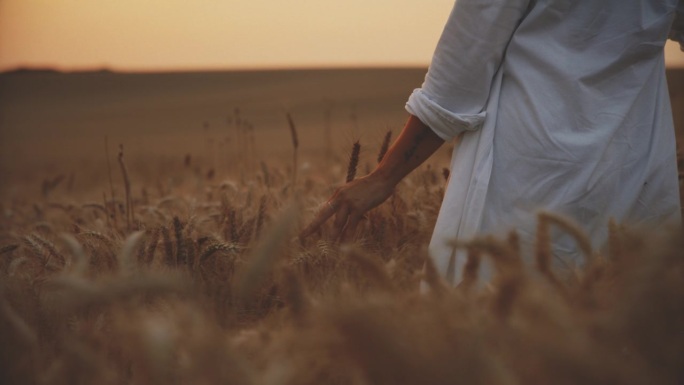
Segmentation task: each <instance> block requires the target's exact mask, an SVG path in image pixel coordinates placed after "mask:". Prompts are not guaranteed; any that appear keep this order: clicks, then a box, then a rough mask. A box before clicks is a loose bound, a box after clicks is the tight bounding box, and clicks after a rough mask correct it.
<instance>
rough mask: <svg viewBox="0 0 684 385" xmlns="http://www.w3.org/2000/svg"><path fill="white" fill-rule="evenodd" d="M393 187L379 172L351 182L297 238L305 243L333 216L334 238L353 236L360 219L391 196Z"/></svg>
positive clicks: (340, 189) (392, 183)
mask: <svg viewBox="0 0 684 385" xmlns="http://www.w3.org/2000/svg"><path fill="white" fill-rule="evenodd" d="M395 186H396V183H394V182H393V181H391V180H390V179H389V178H386V177H383V176H382V175H381V174H380V173H379V172H374V173H371V174H369V175H367V176H364V177H363V178H359V179H356V180H353V181H351V182H349V183H347V184H345V185H344V186H342V187H340V188H338V189H337V190H336V191H335V193H334V194H333V195H332V197H330V199H328V200H327V201H326V202H325V203H324V204H323V206H322V207H321V208H320V209H319V210H318V213H316V217H314V219H313V221H312V222H311V224H310V225H309V226H307V227H306V228H305V229H304V230H302V232H301V233H300V234H299V238H300V239H304V238H306V237H308V236H309V235H311V234H313V233H314V232H316V231H317V230H318V229H319V228H320V227H321V225H322V224H323V223H325V222H326V221H327V220H328V219H330V217H332V216H333V215H335V221H334V222H333V233H332V234H333V238H335V239H340V238H345V236H349V235H351V234H353V233H354V231H355V230H356V226H357V225H358V224H359V222H360V221H361V219H362V218H363V215H364V214H365V213H366V212H367V211H369V210H370V209H372V208H374V207H376V206H378V205H379V204H380V203H382V202H384V201H385V200H387V198H389V197H390V196H391V195H392V192H393V191H394V187H395Z"/></svg>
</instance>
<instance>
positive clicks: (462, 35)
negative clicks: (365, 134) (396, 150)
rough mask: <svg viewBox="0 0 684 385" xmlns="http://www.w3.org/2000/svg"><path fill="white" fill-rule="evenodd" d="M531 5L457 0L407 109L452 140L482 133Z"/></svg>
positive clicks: (512, 0) (496, 0)
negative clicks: (497, 80) (498, 77)
mask: <svg viewBox="0 0 684 385" xmlns="http://www.w3.org/2000/svg"><path fill="white" fill-rule="evenodd" d="M528 6H529V0H458V1H457V2H456V5H455V6H454V9H453V10H452V12H451V15H450V16H449V19H448V21H447V24H446V26H445V27H444V31H443V32H442V37H441V38H440V40H439V43H438V44H437V48H436V50H435V53H434V56H433V57H432V62H431V63H430V68H429V70H428V73H427V75H426V77H425V81H424V82H423V85H422V86H421V88H419V89H416V90H415V91H413V93H412V94H411V96H410V97H409V99H408V102H407V103H406V110H407V111H408V112H409V113H410V114H412V115H415V116H416V117H418V119H420V120H421V121H422V122H423V123H425V124H426V125H428V126H429V127H430V128H431V129H432V130H433V131H434V132H435V133H436V134H437V135H438V136H439V137H441V138H442V139H444V140H450V139H453V138H454V137H456V136H458V135H459V134H460V133H461V132H463V131H473V130H477V129H478V128H480V126H481V125H482V123H483V121H484V119H485V117H486V115H487V111H486V108H485V106H486V103H487V99H488V98H489V92H490V88H491V84H492V81H493V79H494V75H495V74H496V72H497V70H498V69H499V66H500V65H501V61H502V59H503V56H504V53H505V51H506V47H507V46H508V42H509V41H510V39H511V37H512V36H513V32H514V31H515V29H516V28H517V26H518V24H519V23H520V21H521V20H522V18H523V16H524V15H525V13H526V11H527V8H528Z"/></svg>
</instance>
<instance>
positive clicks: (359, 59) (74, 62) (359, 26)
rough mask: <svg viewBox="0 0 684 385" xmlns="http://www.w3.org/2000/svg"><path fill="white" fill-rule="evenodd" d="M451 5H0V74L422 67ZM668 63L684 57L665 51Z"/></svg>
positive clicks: (358, 0)
mask: <svg viewBox="0 0 684 385" xmlns="http://www.w3.org/2000/svg"><path fill="white" fill-rule="evenodd" d="M452 6H453V0H426V1H423V2H419V1H416V0H413V1H407V0H374V1H366V0H324V1H321V0H290V1H287V2H284V1H282V2H281V1H275V0H225V1H220V0H194V1H187V0H142V1H141V0H118V1H102V0H100V1H98V0H0V70H5V69H10V68H14V67H18V66H31V67H42V66H50V67H57V68H61V69H83V68H98V67H108V68H114V69H121V70H172V69H221V68H255V67H256V68H263V67H276V68H278V67H320V66H373V65H376V66H380V65H393V66H408V65H427V64H428V63H429V61H430V58H431V56H432V52H433V50H434V47H435V45H436V44H437V40H438V38H439V35H440V33H441V31H442V27H443V26H444V22H445V21H446V19H447V17H448V15H449V11H450V10H451V8H452ZM666 51H667V53H666V57H667V60H668V63H669V64H670V65H676V66H684V53H682V52H680V51H679V48H678V46H677V45H676V44H673V43H670V44H668V46H667V50H666Z"/></svg>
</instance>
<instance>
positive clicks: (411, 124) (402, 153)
mask: <svg viewBox="0 0 684 385" xmlns="http://www.w3.org/2000/svg"><path fill="white" fill-rule="evenodd" d="M443 143H444V140H442V139H441V138H440V137H439V136H437V134H435V133H434V131H432V129H430V127H428V126H427V125H425V124H424V123H423V122H421V121H420V119H418V118H417V117H415V116H413V115H411V116H410V117H409V119H408V121H407V122H406V125H405V126H404V129H403V130H402V131H401V133H400V134H399V137H398V138H397V140H396V141H395V142H394V144H392V146H391V147H390V149H389V150H388V151H387V154H385V157H384V158H383V159H382V162H380V164H379V165H378V167H377V168H376V169H375V171H373V174H376V175H378V176H380V177H382V178H383V179H385V180H387V181H388V182H389V183H391V184H392V185H396V184H397V183H399V181H401V180H402V179H403V178H404V177H405V176H406V175H408V174H409V173H410V172H411V171H413V170H414V169H416V168H417V167H418V166H420V165H421V164H422V163H423V162H424V161H425V160H426V159H427V158H429V157H430V155H432V154H434V153H435V151H437V149H438V148H439V147H440V146H441V145H442V144H443Z"/></svg>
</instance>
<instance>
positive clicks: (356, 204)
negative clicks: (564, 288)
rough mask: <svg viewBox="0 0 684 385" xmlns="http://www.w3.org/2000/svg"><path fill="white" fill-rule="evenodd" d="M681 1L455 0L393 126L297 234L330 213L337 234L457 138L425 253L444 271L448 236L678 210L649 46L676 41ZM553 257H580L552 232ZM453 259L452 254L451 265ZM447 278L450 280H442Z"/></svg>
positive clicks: (655, 51)
mask: <svg viewBox="0 0 684 385" xmlns="http://www.w3.org/2000/svg"><path fill="white" fill-rule="evenodd" d="M682 24H684V0H683V1H680V0H627V1H625V0H601V1H596V0H536V1H533V0H459V1H458V2H457V3H456V5H455V8H454V10H453V12H452V14H451V16H450V17H449V20H448V22H447V24H446V27H445V29H444V32H443V34H442V37H441V39H440V41H439V44H438V46H437V49H436V52H435V54H434V57H433V59H432V63H431V65H430V68H429V71H428V73H427V76H426V78H425V82H424V83H423V85H422V88H420V89H417V90H415V91H414V92H413V94H412V95H411V96H410V98H409V100H408V103H407V105H406V108H407V110H408V112H409V113H410V114H411V116H410V118H409V120H408V122H407V124H406V126H405V127H404V129H403V131H402V133H401V134H400V136H399V138H398V139H397V141H396V142H395V143H394V145H393V146H392V148H391V149H390V151H389V152H388V154H387V155H386V156H385V158H384V160H383V161H382V163H381V164H380V165H379V166H378V168H377V169H376V170H375V171H373V172H372V173H371V174H370V175H368V176H366V177H364V178H361V179H358V180H355V181H353V182H351V183H349V184H347V185H345V186H343V187H341V188H340V189H339V190H337V192H335V194H334V195H333V196H332V197H331V198H330V199H329V200H328V202H327V203H326V205H325V206H324V207H323V208H322V209H321V210H320V211H319V213H318V214H317V216H316V218H315V219H314V220H313V222H312V223H311V225H310V226H309V227H308V228H306V229H305V230H304V231H303V232H302V236H307V235H309V234H311V233H312V232H313V231H315V230H316V229H317V228H318V227H319V226H320V225H321V224H322V223H323V222H325V221H326V220H328V219H329V218H330V217H331V216H333V215H335V220H334V228H335V229H336V231H337V232H338V234H339V235H344V234H345V233H349V232H351V231H353V230H354V228H355V227H356V225H357V224H358V222H359V220H360V219H361V217H362V215H363V214H364V213H365V212H366V211H367V210H370V209H371V208H373V207H375V206H377V205H378V204H380V203H381V202H383V201H384V200H385V199H386V198H387V197H388V196H390V194H391V193H392V191H393V189H394V187H395V186H396V184H397V183H398V182H399V181H400V180H401V179H402V178H403V177H404V176H406V175H407V174H408V173H409V172H410V171H411V170H413V169H414V168H416V167H417V166H418V165H420V164H421V163H422V162H423V161H424V160H425V159H427V158H428V157H429V156H430V155H431V154H432V153H433V152H434V151H435V150H437V148H439V147H440V146H441V145H442V143H443V142H444V141H449V140H452V139H454V138H457V137H458V138H460V140H459V142H458V145H457V146H456V148H455V149H454V154H453V158H452V163H451V169H452V172H451V178H450V180H449V183H448V187H447V191H446V194H445V197H444V201H443V203H442V207H441V210H440V213H439V216H438V219H437V223H436V226H435V230H434V233H433V238H432V241H431V243H430V255H431V257H432V258H433V259H434V261H435V264H436V266H437V267H438V269H439V270H440V271H441V272H442V273H443V274H444V275H445V276H449V277H453V276H455V277H460V270H461V267H462V264H463V262H464V261H463V258H462V257H458V258H457V260H456V264H455V269H456V271H451V272H448V271H447V268H448V266H449V259H450V257H451V255H452V252H453V249H452V247H450V246H449V245H448V243H447V241H448V240H451V239H454V238H465V239H467V238H469V237H472V236H474V235H477V234H483V233H494V234H502V233H505V232H507V231H508V230H510V229H511V228H516V229H518V231H519V233H520V235H521V240H522V241H523V247H526V248H527V249H528V250H529V247H530V244H531V243H532V242H533V240H534V231H535V228H536V212H537V211H538V210H539V209H544V210H548V211H552V212H557V213H560V214H562V215H565V216H568V217H570V218H572V219H574V220H575V221H577V222H578V223H580V224H581V225H582V226H583V227H584V228H585V230H586V231H587V232H588V234H590V236H591V238H592V241H593V242H594V246H600V245H601V244H602V243H604V242H605V239H606V235H607V234H606V233H607V226H606V224H607V222H608V220H609V218H615V219H616V220H618V221H622V222H630V223H657V224H661V223H664V222H670V221H672V222H678V221H679V220H680V207H679V205H680V204H679V185H678V180H677V167H676V150H675V136H674V130H673V123H672V112H671V110H670V102H669V96H668V92H667V84H666V80H665V64H664V55H663V46H664V44H665V41H666V39H667V37H668V34H669V36H670V37H671V38H673V39H676V40H678V41H679V42H680V43H684V38H683V36H684V27H683V26H682ZM553 245H554V250H553V251H554V255H555V257H557V261H558V262H559V263H560V264H561V265H565V266H573V265H576V264H580V263H581V262H582V259H581V258H582V257H581V255H580V253H579V252H578V250H577V248H576V246H575V244H574V242H573V241H572V239H569V238H568V237H563V236H558V237H556V238H554V240H553ZM452 266H453V264H452ZM452 283H456V282H452Z"/></svg>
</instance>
